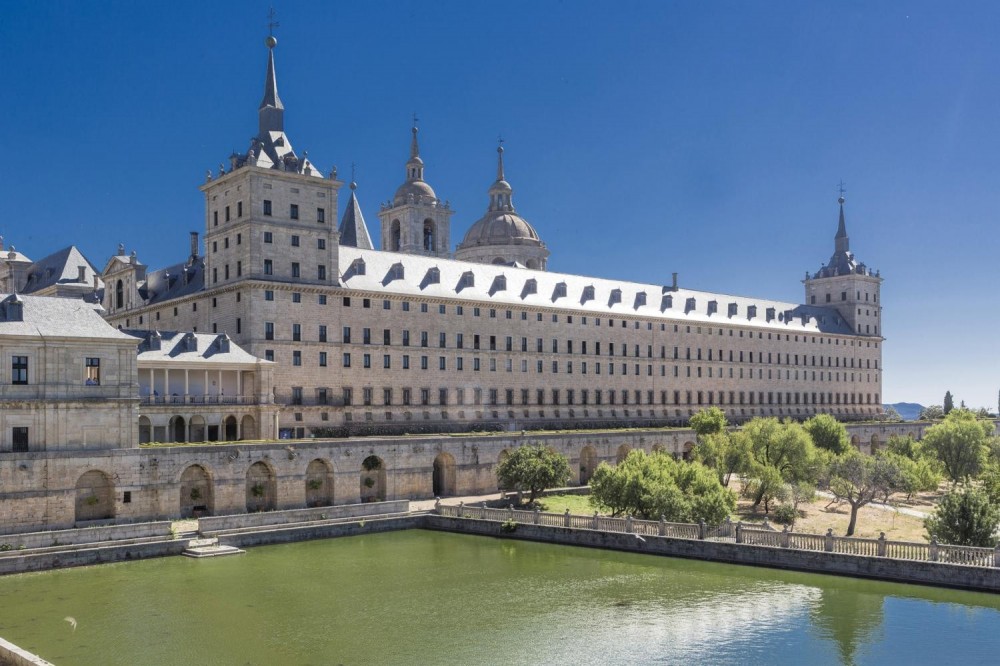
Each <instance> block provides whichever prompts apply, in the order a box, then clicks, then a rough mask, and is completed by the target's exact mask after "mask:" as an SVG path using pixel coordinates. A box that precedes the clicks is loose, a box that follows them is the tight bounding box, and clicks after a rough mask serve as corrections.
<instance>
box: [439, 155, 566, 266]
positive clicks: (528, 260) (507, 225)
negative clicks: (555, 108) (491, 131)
mask: <svg viewBox="0 0 1000 666" xmlns="http://www.w3.org/2000/svg"><path fill="white" fill-rule="evenodd" d="M513 194H514V189H513V188H512V187H511V186H510V183H508V182H507V180H506V179H505V177H504V171H503V146H502V145H501V146H498V147H497V179H496V180H495V181H493V185H491V186H490V189H489V196H490V204H489V207H488V208H487V209H486V214H485V215H483V216H482V217H481V218H479V219H478V220H477V221H476V223H475V224H473V225H472V226H471V227H470V228H469V231H468V232H466V234H465V238H464V239H463V240H462V242H461V244H459V246H458V249H457V250H456V251H455V258H456V259H460V260H462V261H474V262H477V263H480V264H500V265H518V266H524V267H527V268H532V269H536V270H542V271H544V270H545V264H546V261H547V260H548V258H549V251H548V249H546V247H545V243H543V242H542V241H541V239H540V238H539V237H538V233H537V232H536V231H535V228H534V227H532V226H531V225H530V224H528V221H527V220H525V219H524V218H523V217H521V216H520V215H518V214H517V212H516V211H515V210H514V200H513V198H512V197H513Z"/></svg>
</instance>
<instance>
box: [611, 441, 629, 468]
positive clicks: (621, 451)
mask: <svg viewBox="0 0 1000 666" xmlns="http://www.w3.org/2000/svg"><path fill="white" fill-rule="evenodd" d="M630 451H632V447H631V446H629V445H628V444H622V445H621V446H619V447H618V455H616V456H615V464H616V465H620V464H621V463H623V462H624V461H625V459H626V458H628V454H629V452H630Z"/></svg>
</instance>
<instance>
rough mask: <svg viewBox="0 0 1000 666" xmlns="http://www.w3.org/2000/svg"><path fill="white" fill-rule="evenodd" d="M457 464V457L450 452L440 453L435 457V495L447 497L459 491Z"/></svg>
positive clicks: (433, 476) (433, 485)
mask: <svg viewBox="0 0 1000 666" xmlns="http://www.w3.org/2000/svg"><path fill="white" fill-rule="evenodd" d="M457 467H458V466H457V465H456V464H455V457H454V456H453V455H451V454H450V453H439V454H438V455H437V457H436V458H434V472H433V475H432V484H431V485H432V487H433V493H434V496H435V497H447V496H448V495H455V494H457V493H458V485H457V482H456V478H455V477H456V472H457Z"/></svg>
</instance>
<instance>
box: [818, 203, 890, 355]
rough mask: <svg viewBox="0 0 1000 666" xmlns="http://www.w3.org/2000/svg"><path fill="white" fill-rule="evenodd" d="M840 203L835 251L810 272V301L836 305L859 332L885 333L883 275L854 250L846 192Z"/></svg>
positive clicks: (856, 332) (841, 314)
mask: <svg viewBox="0 0 1000 666" xmlns="http://www.w3.org/2000/svg"><path fill="white" fill-rule="evenodd" d="M837 203H839V204H840V222H839V224H838V225H837V235H836V236H834V239H833V242H834V249H833V255H832V256H831V257H830V261H828V262H827V263H826V264H825V265H824V266H822V267H821V268H820V269H819V270H818V271H817V272H816V273H814V274H812V275H810V274H809V273H806V278H805V280H803V283H804V284H805V286H806V303H809V304H810V305H822V306H826V307H832V308H834V309H836V310H837V311H838V312H839V313H840V316H841V317H843V318H844V320H845V321H846V322H848V324H850V326H851V330H852V331H854V333H855V334H856V335H866V336H873V337H881V336H882V303H881V298H880V294H879V292H880V290H881V286H882V277H881V275H880V274H879V272H878V271H873V270H872V269H871V268H869V267H868V266H866V265H865V264H863V263H860V262H858V261H857V259H856V258H855V256H854V254H853V253H852V252H851V246H850V238H849V237H848V235H847V224H846V223H845V221H844V194H843V192H841V194H840V198H839V199H837Z"/></svg>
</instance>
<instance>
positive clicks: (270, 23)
mask: <svg viewBox="0 0 1000 666" xmlns="http://www.w3.org/2000/svg"><path fill="white" fill-rule="evenodd" d="M276 16H277V14H276V13H275V11H274V7H273V6H272V7H271V9H269V10H268V12H267V34H268V35H270V36H271V37H274V29H275V28H277V27H278V26H280V25H281V24H280V23H278V22H277V21H275V20H274V19H275V17H276Z"/></svg>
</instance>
